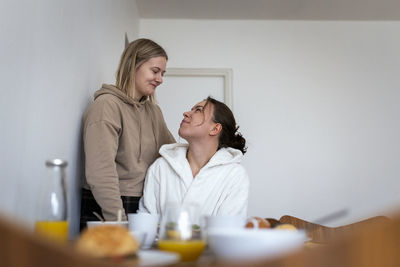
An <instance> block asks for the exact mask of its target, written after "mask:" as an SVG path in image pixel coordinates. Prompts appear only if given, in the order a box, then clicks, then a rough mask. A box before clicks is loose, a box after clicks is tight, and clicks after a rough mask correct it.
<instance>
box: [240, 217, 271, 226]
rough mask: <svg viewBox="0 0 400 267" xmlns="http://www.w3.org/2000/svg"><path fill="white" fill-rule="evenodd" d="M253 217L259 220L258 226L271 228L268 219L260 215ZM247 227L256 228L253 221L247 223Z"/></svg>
mask: <svg viewBox="0 0 400 267" xmlns="http://www.w3.org/2000/svg"><path fill="white" fill-rule="evenodd" d="M253 219H255V220H257V222H258V228H271V224H270V223H269V222H268V221H267V220H265V219H263V218H260V217H253ZM246 228H254V224H253V223H252V222H248V223H247V224H246Z"/></svg>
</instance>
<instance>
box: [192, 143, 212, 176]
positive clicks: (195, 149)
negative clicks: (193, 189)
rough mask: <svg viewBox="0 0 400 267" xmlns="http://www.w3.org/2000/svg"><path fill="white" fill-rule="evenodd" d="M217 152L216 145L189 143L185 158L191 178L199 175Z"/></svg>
mask: <svg viewBox="0 0 400 267" xmlns="http://www.w3.org/2000/svg"><path fill="white" fill-rule="evenodd" d="M217 150H218V144H209V143H208V144H202V143H189V148H188V151H187V154H186V158H187V160H188V162H189V165H190V169H191V170H192V174H193V178H194V177H195V176H196V175H197V174H198V173H199V171H200V169H201V168H203V167H204V166H205V165H206V164H207V162H208V161H209V160H210V159H211V158H212V157H213V156H214V154H215V152H217Z"/></svg>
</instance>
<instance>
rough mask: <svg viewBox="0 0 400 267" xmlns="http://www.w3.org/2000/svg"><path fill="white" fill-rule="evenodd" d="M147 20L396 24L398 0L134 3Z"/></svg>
mask: <svg viewBox="0 0 400 267" xmlns="http://www.w3.org/2000/svg"><path fill="white" fill-rule="evenodd" d="M137 5H138V9H139V15H140V17H141V18H149V19H248V20H251V19H255V20H400V0H137Z"/></svg>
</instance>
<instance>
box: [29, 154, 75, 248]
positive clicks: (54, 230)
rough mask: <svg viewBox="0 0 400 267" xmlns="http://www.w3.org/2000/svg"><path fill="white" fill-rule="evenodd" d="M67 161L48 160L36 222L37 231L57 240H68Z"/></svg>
mask: <svg viewBox="0 0 400 267" xmlns="http://www.w3.org/2000/svg"><path fill="white" fill-rule="evenodd" d="M67 164H68V163H67V162H66V161H65V160H61V159H53V160H48V161H46V175H45V179H44V182H43V184H42V185H41V194H40V199H39V203H38V209H37V220H36V222H35V233H37V234H38V235H42V236H46V237H48V238H50V239H52V240H55V241H61V242H66V241H67V240H68V220H67V218H68V217H67V192H66V191H67V188H66V181H65V169H66V167H67Z"/></svg>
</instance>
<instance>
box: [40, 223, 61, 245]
mask: <svg viewBox="0 0 400 267" xmlns="http://www.w3.org/2000/svg"><path fill="white" fill-rule="evenodd" d="M35 233H37V234H40V235H42V236H46V237H49V238H51V239H53V240H56V241H59V242H66V241H67V239H68V221H36V223H35Z"/></svg>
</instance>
